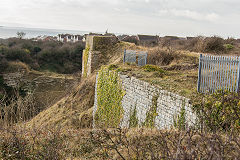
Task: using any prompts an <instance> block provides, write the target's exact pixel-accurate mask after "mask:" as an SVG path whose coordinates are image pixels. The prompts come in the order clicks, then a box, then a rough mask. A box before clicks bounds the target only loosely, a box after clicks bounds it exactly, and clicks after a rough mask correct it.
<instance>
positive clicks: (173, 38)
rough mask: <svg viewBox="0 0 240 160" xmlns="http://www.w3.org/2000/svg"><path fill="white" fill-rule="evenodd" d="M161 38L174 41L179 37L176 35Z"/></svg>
mask: <svg viewBox="0 0 240 160" xmlns="http://www.w3.org/2000/svg"><path fill="white" fill-rule="evenodd" d="M163 39H167V40H171V41H174V40H179V39H180V38H179V37H177V36H165V37H163Z"/></svg>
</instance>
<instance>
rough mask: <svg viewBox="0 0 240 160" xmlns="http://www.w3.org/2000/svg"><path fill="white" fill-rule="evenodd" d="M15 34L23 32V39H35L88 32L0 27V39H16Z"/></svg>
mask: <svg viewBox="0 0 240 160" xmlns="http://www.w3.org/2000/svg"><path fill="white" fill-rule="evenodd" d="M17 32H25V33H26V36H25V38H35V37H37V36H44V35H47V36H57V35H58V34H65V33H69V34H80V35H83V34H86V33H89V32H88V31H74V30H55V29H39V28H23V27H5V26H0V38H3V39H6V38H10V37H16V36H17Z"/></svg>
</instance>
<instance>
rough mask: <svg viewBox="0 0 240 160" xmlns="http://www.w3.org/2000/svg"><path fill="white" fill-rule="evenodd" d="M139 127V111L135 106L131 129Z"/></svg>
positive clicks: (131, 117)
mask: <svg viewBox="0 0 240 160" xmlns="http://www.w3.org/2000/svg"><path fill="white" fill-rule="evenodd" d="M137 126H138V118H137V109H136V106H135V108H134V110H133V112H132V113H131V115H130V122H129V127H130V128H135V127H137Z"/></svg>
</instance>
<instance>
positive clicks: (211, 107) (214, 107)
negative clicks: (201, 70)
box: [194, 92, 240, 132]
mask: <svg viewBox="0 0 240 160" xmlns="http://www.w3.org/2000/svg"><path fill="white" fill-rule="evenodd" d="M194 109H195V110H196V111H197V113H198V117H199V118H200V125H201V127H205V128H206V129H208V130H210V131H214V132H216V131H218V130H220V131H230V130H233V129H240V94H237V93H227V92H223V93H222V92H217V93H215V94H212V95H206V96H204V97H203V100H202V101H201V102H199V98H198V102H196V103H195V104H194Z"/></svg>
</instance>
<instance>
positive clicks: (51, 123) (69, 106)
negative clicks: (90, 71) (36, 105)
mask: <svg viewBox="0 0 240 160" xmlns="http://www.w3.org/2000/svg"><path fill="white" fill-rule="evenodd" d="M94 85H95V76H94V75H92V76H91V77H90V78H88V79H87V80H82V82H81V83H80V84H79V86H78V87H77V88H76V89H74V90H73V91H72V92H71V93H70V94H69V95H68V96H66V97H64V98H62V99H61V100H60V101H58V102H57V103H56V104H54V105H53V106H51V107H49V108H48V109H46V110H44V111H42V112H41V113H40V114H38V115H37V116H36V117H34V118H33V119H32V120H31V121H29V122H27V126H29V127H31V126H35V127H37V128H39V127H40V128H48V127H49V128H52V127H61V128H71V127H73V128H86V127H91V124H92V106H93V102H94Z"/></svg>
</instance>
